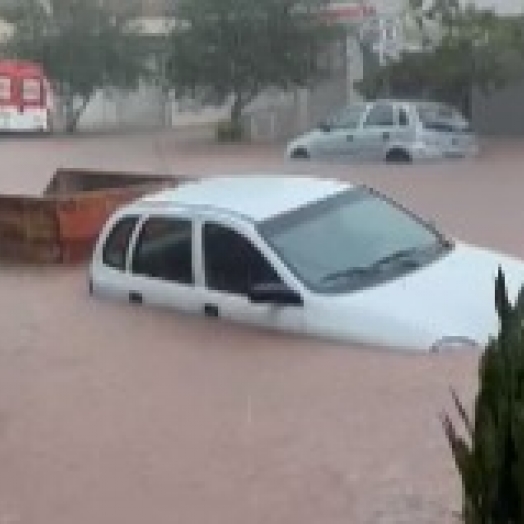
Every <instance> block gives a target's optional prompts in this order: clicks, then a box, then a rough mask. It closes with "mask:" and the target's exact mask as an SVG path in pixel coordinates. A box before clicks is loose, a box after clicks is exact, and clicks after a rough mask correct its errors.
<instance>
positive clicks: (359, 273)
mask: <svg viewBox="0 0 524 524" xmlns="http://www.w3.org/2000/svg"><path fill="white" fill-rule="evenodd" d="M378 271H380V268H379V267H374V266H365V267H364V266H360V267H349V268H347V269H341V270H340V271H333V273H328V274H327V275H325V276H324V277H322V282H332V281H334V280H339V279H341V278H354V277H367V276H370V275H374V274H375V273H377V272H378Z"/></svg>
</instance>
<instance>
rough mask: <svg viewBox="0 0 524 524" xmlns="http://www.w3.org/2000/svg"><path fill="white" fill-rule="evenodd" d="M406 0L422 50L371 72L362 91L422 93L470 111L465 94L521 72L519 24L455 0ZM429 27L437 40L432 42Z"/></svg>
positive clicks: (523, 43)
mask: <svg viewBox="0 0 524 524" xmlns="http://www.w3.org/2000/svg"><path fill="white" fill-rule="evenodd" d="M426 4H427V2H424V0H410V8H411V11H410V15H411V16H412V17H413V19H414V20H415V22H416V23H417V25H418V27H419V29H420V31H421V34H422V42H421V44H422V49H421V52H418V53H409V54H408V53H405V54H403V56H402V57H401V59H400V60H399V61H396V62H392V63H391V64H389V65H387V66H386V67H384V68H381V69H378V70H375V71H373V73H372V74H371V75H370V76H368V77H367V78H365V79H364V81H363V83H362V84H361V90H362V91H363V92H364V93H365V94H366V95H368V96H377V95H384V94H387V95H392V96H413V95H417V96H425V97H434V98H438V99H441V100H443V101H447V102H449V103H451V104H453V105H456V106H458V107H460V108H461V109H462V110H463V111H464V113H466V115H467V116H471V95H472V92H473V89H474V88H475V87H476V88H478V89H480V90H481V91H482V92H484V93H489V92H492V91H494V90H497V89H500V88H502V87H504V86H506V85H508V84H510V83H511V82H514V81H516V80H518V79H520V78H522V77H524V24H523V21H522V19H520V18H517V17H501V16H498V15H496V14H495V13H494V12H493V11H490V10H479V9H477V8H475V7H474V5H473V4H466V5H464V3H463V2H460V1H459V0H432V1H431V2H430V4H429V6H426ZM435 27H438V35H439V37H438V40H437V41H435Z"/></svg>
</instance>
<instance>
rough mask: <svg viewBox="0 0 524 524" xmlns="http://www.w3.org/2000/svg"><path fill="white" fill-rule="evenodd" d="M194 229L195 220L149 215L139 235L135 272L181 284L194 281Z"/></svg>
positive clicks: (134, 260) (134, 257) (134, 256)
mask: <svg viewBox="0 0 524 524" xmlns="http://www.w3.org/2000/svg"><path fill="white" fill-rule="evenodd" d="M192 230H193V227H192V223H191V221H190V220H187V219H180V218H172V217H151V218H149V219H148V220H147V221H146V222H145V223H144V225H143V226H142V230H141V231H140V234H139V236H138V242H137V246H136V248H135V252H134V255H133V260H132V264H131V270H132V272H133V273H136V274H137V275H144V276H148V277H152V278H158V279H162V280H167V281H170V282H178V283H180V284H193V283H194V275H193V255H192V251H193V250H192V245H193V241H192Z"/></svg>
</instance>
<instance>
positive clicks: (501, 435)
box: [442, 270, 524, 524]
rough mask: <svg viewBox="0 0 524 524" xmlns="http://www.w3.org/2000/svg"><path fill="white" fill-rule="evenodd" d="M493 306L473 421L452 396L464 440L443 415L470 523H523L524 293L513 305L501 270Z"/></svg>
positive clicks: (465, 520)
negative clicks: (493, 331) (494, 327)
mask: <svg viewBox="0 0 524 524" xmlns="http://www.w3.org/2000/svg"><path fill="white" fill-rule="evenodd" d="M495 304H496V309H497V313H498V316H499V321H500V330H499V333H498V336H497V337H496V338H493V339H492V340H491V341H490V342H489V343H488V345H487V347H486V349H485V352H484V354H483V355H482V359H481V363H480V369H479V375H480V376H479V378H480V385H479V392H478V394H477V397H476V400H475V405H474V419H473V420H471V419H470V417H469V416H468V414H467V412H466V409H465V408H464V406H463V404H462V403H461V401H460V400H459V398H458V396H457V395H456V393H455V392H454V391H453V392H452V394H453V399H454V402H455V406H456V408H457V410H458V413H459V416H460V419H461V420H462V422H463V424H464V426H465V433H466V434H465V436H463V435H461V434H459V432H458V431H457V429H456V428H455V426H454V425H453V423H452V420H451V418H450V416H449V414H447V413H446V414H444V415H443V417H442V422H443V426H444V430H445V433H446V436H447V439H448V441H449V444H450V446H451V450H452V453H453V457H454V460H455V464H456V466H457V469H458V471H459V474H460V477H461V480H462V487H463V508H462V510H463V520H464V522H465V523H466V524H521V523H523V522H524V327H523V326H524V292H522V291H521V292H520V294H519V296H518V298H517V300H516V302H515V303H514V304H511V303H510V301H509V299H508V295H507V289H506V284H505V279H504V274H503V273H502V271H500V270H499V274H498V276H497V280H496V285H495Z"/></svg>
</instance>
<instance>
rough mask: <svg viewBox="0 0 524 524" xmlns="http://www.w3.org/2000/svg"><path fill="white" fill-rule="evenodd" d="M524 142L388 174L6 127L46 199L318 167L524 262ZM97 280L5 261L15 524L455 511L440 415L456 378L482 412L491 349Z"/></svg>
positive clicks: (224, 523) (427, 519) (8, 458)
mask: <svg viewBox="0 0 524 524" xmlns="http://www.w3.org/2000/svg"><path fill="white" fill-rule="evenodd" d="M521 146H522V144H521V143H519V142H517V141H514V142H492V143H489V144H487V146H486V149H485V152H484V153H483V155H482V156H481V158H479V159H477V160H474V161H464V162H455V163H444V164H438V165H437V164H435V165H427V166H407V167H406V166H404V167H402V166H393V167H386V166H382V165H381V166H373V165H363V166H351V165H342V164H340V163H339V164H337V163H326V164H308V163H304V164H301V163H299V164H292V163H289V162H284V161H283V160H282V148H281V147H280V148H277V147H272V146H245V147H243V148H239V147H227V146H224V147H216V146H212V145H209V144H208V143H206V142H201V141H196V140H189V139H185V138H183V137H182V136H181V135H179V134H177V133H171V134H152V135H130V136H120V137H118V136H111V135H108V136H84V137H80V138H75V139H70V138H69V139H68V138H60V137H57V138H56V137H55V138H49V139H46V140H34V139H31V140H25V141H24V140H18V139H6V140H4V141H3V142H1V143H0V155H1V157H2V159H3V162H2V167H1V168H0V190H2V191H4V192H23V193H38V192H39V191H41V189H42V188H43V187H44V186H45V184H46V183H47V181H48V179H49V177H50V174H51V172H52V170H53V169H54V168H55V167H57V166H65V167H104V168H116V169H134V170H137V171H144V170H146V171H152V172H159V171H160V172H169V173H173V174H177V173H180V174H203V175H212V174H223V173H228V172H229V173H233V174H238V173H241V172H243V171H249V172H254V171H258V172H260V171H264V172H267V171H273V172H274V171H286V172H294V173H298V172H306V173H316V174H319V175H321V176H336V177H340V178H345V179H348V180H354V181H356V182H363V183H368V184H371V185H373V186H375V187H377V188H378V189H381V190H383V191H385V192H387V193H388V194H389V195H391V196H393V197H395V198H397V199H398V200H400V201H401V202H403V203H405V204H407V205H408V206H410V207H412V208H414V209H415V210H417V211H419V212H421V213H423V214H424V215H425V216H426V217H428V218H431V219H433V220H435V221H436V222H437V223H438V224H439V225H440V226H441V227H442V228H443V229H444V230H446V231H448V232H449V233H451V234H453V235H455V236H458V237H461V238H463V239H465V240H467V241H471V242H474V243H478V244H481V245H484V246H488V247H492V248H496V249H501V250H503V251H507V252H509V253H511V254H513V255H517V256H520V257H524V242H523V237H522V225H523V224H524V206H523V205H522V196H523V195H524V173H523V170H522V165H523V160H524V153H521V152H520V150H521ZM85 284H86V282H85V268H84V267H75V268H49V267H48V268H37V267H27V266H26V267H16V266H13V265H5V264H4V265H1V266H0V310H1V315H0V334H1V338H0V340H1V344H0V524H145V523H151V524H206V523H209V524H248V523H249V524H304V523H313V522H314V523H322V524H342V523H344V524H347V523H354V524H380V523H384V524H386V523H391V524H393V523H394V524H408V523H409V524H425V523H427V524H446V523H451V522H454V519H455V517H456V512H457V511H459V510H460V494H461V493H460V482H459V479H458V476H457V474H456V472H455V469H454V465H453V462H452V459H451V456H450V453H449V450H448V447H447V443H446V441H445V438H444V436H443V432H442V429H441V426H440V422H439V418H438V417H439V413H441V411H442V410H451V409H452V404H451V400H450V394H449V386H450V385H452V386H453V387H455V388H456V389H457V391H458V393H459V395H460V396H461V397H462V398H463V399H464V400H465V402H466V403H467V405H471V401H472V400H473V398H474V394H475V391H476V375H477V364H478V355H475V354H471V353H455V354H447V355H412V354H403V353H394V352H387V351H378V350H374V349H371V348H367V349H363V348H358V347H348V346H343V345H336V344H332V343H328V342H324V341H319V340H312V339H305V338H301V337H297V336H288V335H284V334H278V333H271V332H267V331H260V330H254V329H248V328H244V327H241V326H237V325H231V324H227V323H223V322H220V321H216V322H215V321H211V320H209V319H204V318H196V317H185V316H182V315H180V314H177V313H174V312H170V311H164V310H159V309H153V308H137V307H132V306H130V305H127V304H119V303H113V302H105V301H100V300H94V299H91V298H89V297H88V295H87V293H86V285H85ZM451 300H453V297H452V296H450V301H451ZM400 306H401V305H400ZM392 307H399V305H398V304H395V305H393V304H392Z"/></svg>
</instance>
